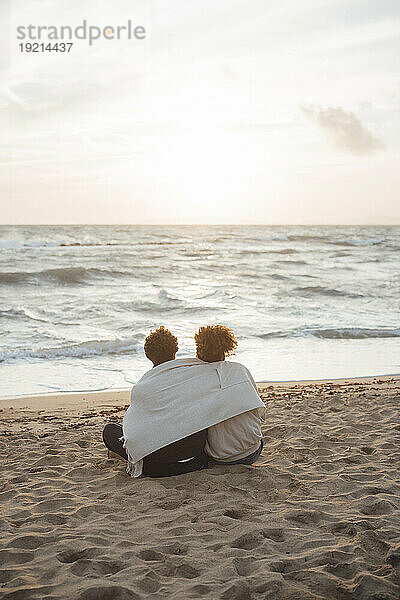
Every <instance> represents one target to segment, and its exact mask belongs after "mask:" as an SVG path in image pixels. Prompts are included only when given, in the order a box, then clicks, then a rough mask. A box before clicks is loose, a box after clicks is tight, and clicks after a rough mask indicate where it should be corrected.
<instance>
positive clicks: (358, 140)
mask: <svg viewBox="0 0 400 600" xmlns="http://www.w3.org/2000/svg"><path fill="white" fill-rule="evenodd" d="M301 111H302V112H303V113H304V114H305V115H306V116H307V117H308V118H309V119H310V120H311V121H313V122H315V123H317V125H318V126H319V127H320V128H321V129H322V130H323V131H324V132H325V134H326V136H327V137H328V139H329V140H330V142H331V143H332V144H333V145H334V146H335V147H336V148H339V149H341V150H347V151H348V152H351V153H352V154H356V155H364V156H365V155H368V154H374V152H377V151H378V150H382V149H384V147H385V145H384V144H383V142H381V140H379V139H378V138H376V137H375V136H373V135H372V133H371V132H370V131H368V129H367V128H366V127H365V125H363V124H362V123H361V121H360V119H358V117H356V115H355V114H354V113H352V112H346V111H345V110H343V108H340V106H339V107H336V108H332V107H328V108H319V107H316V106H302V107H301Z"/></svg>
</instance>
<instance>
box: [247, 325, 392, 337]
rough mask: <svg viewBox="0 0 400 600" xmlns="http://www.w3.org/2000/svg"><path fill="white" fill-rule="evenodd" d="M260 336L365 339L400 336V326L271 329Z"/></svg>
mask: <svg viewBox="0 0 400 600" xmlns="http://www.w3.org/2000/svg"><path fill="white" fill-rule="evenodd" d="M258 337H260V338H262V339H264V340H266V339H273V338H293V337H312V338H317V339H326V340H364V339H368V338H396V337H400V328H393V329H390V328H382V329H368V328H360V327H342V328H339V329H335V328H326V329H317V328H314V329H295V330H289V331H271V332H269V333H262V334H260V335H259V336H258Z"/></svg>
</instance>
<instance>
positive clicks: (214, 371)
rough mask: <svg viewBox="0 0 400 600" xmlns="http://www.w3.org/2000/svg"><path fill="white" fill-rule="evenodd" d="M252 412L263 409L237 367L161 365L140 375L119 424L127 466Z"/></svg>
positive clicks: (192, 361)
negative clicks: (168, 446) (121, 428)
mask: <svg viewBox="0 0 400 600" xmlns="http://www.w3.org/2000/svg"><path fill="white" fill-rule="evenodd" d="M253 409H260V410H262V411H264V404H263V402H262V401H261V399H260V397H259V395H258V392H257V387H256V384H255V383H254V380H253V378H252V376H251V375H250V373H249V371H248V370H247V369H246V367H244V366H243V365H241V364H240V363H236V362H228V361H219V362H214V363H206V362H203V361H201V360H199V359H197V358H182V359H177V360H171V361H168V362H165V363H162V364H161V365H158V366H157V367H154V368H153V369H151V370H150V371H148V372H147V373H145V374H144V375H143V377H142V378H141V379H140V380H139V381H138V383H137V384H136V385H135V386H134V387H133V389H132V392H131V404H130V407H129V408H128V410H127V412H126V413H125V417H124V421H123V434H124V436H123V437H124V446H125V449H126V451H127V454H128V458H129V463H131V464H133V463H136V462H138V461H140V460H141V459H142V458H144V457H145V456H147V455H148V454H150V453H151V452H155V451H156V450H159V449H160V448H163V447H164V446H167V445H168V444H172V443H173V442H176V441H178V440H180V439H182V438H184V437H187V436H188V435H191V434H193V433H196V432H198V431H201V430H202V429H206V428H207V427H211V426H212V425H216V424H217V423H221V421H225V420H226V419H230V418H231V417H235V416H236V415H239V414H242V413H244V412H247V411H248V410H253Z"/></svg>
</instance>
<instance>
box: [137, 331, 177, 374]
mask: <svg viewBox="0 0 400 600" xmlns="http://www.w3.org/2000/svg"><path fill="white" fill-rule="evenodd" d="M178 349H179V348H178V339H177V338H176V337H175V336H174V335H173V334H172V333H171V332H170V330H169V329H166V327H164V325H161V326H160V327H158V329H156V330H155V331H150V333H149V335H148V336H147V338H146V339H145V341H144V352H145V354H146V356H147V358H148V359H149V360H151V362H152V363H155V364H160V363H163V362H167V361H168V360H173V359H174V358H175V354H176V353H177V352H178Z"/></svg>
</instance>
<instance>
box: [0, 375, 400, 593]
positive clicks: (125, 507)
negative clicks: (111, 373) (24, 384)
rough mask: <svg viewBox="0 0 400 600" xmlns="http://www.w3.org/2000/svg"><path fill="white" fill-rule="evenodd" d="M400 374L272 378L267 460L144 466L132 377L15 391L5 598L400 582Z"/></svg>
mask: <svg viewBox="0 0 400 600" xmlns="http://www.w3.org/2000/svg"><path fill="white" fill-rule="evenodd" d="M399 388H400V385H399V379H398V378H395V377H386V378H371V379H369V380H353V381H352V380H350V381H336V382H318V383H307V382H304V383H289V384H273V385H272V384H261V385H260V389H261V392H262V396H263V398H264V399H265V401H266V404H267V407H268V416H267V421H266V424H265V427H264V436H265V449H264V451H263V454H262V457H261V458H260V460H259V462H258V463H256V464H255V465H254V466H249V467H248V466H235V467H223V466H218V467H214V468H212V469H207V470H204V471H201V472H197V473H192V474H189V475H182V476H179V477H171V478H166V479H153V480H152V479H138V480H134V479H131V478H130V477H129V476H128V475H126V474H125V472H124V464H123V462H121V461H118V460H109V459H107V452H106V450H105V448H104V447H103V445H102V442H101V435H100V434H101V429H102V426H103V425H104V423H106V422H107V420H110V419H111V420H120V419H121V418H122V416H123V413H124V409H125V406H126V404H127V402H128V394H127V392H126V391H121V392H118V393H114V392H113V393H111V394H110V393H100V394H99V393H97V394H89V395H88V394H86V395H83V394H79V395H67V396H53V397H35V398H29V399H27V398H19V399H14V400H12V401H11V400H4V401H1V403H0V407H1V411H0V420H1V436H0V440H1V446H0V447H1V450H2V452H1V459H2V482H1V488H0V496H1V504H2V515H1V516H2V518H1V521H0V529H1V540H2V549H1V550H0V586H1V587H0V598H7V599H8V598H10V599H11V598H12V599H14V600H19V599H21V600H22V599H23V600H25V599H31V598H32V599H39V598H40V599H42V598H47V599H53V598H54V599H55V598H58V599H68V600H69V599H71V600H75V599H76V600H78V599H79V600H125V599H126V600H130V599H139V598H182V599H185V600H186V599H190V598H200V597H204V598H210V599H214V598H215V599H219V598H221V599H225V600H247V599H254V600H256V599H264V598H265V599H267V598H268V599H275V598H276V599H282V600H283V599H284V600H294V599H311V598H313V599H316V598H326V599H329V600H332V599H343V600H349V599H353V598H356V599H360V600H372V599H374V600H389V599H391V600H395V599H398V598H399V597H400V578H399V575H400V571H399V569H400V511H399V507H400V481H399V459H400V415H399V405H400V404H399V396H400V391H399Z"/></svg>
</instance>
